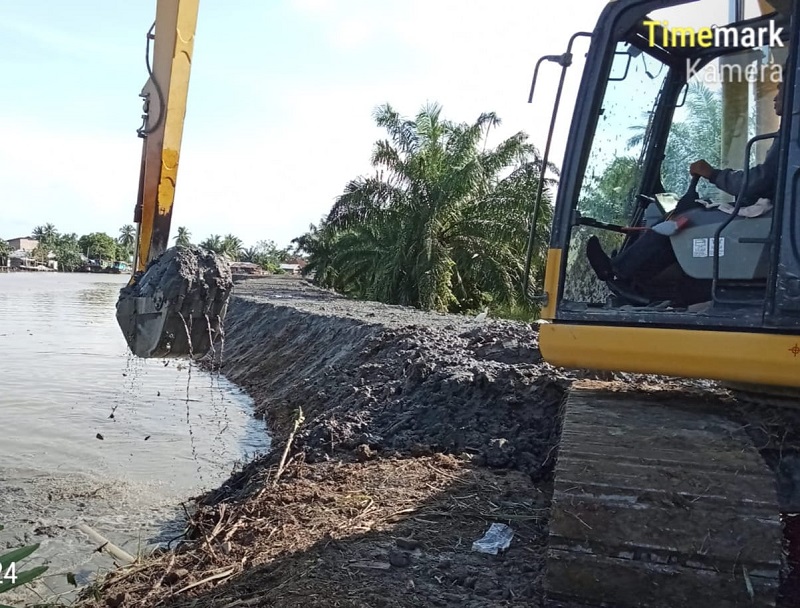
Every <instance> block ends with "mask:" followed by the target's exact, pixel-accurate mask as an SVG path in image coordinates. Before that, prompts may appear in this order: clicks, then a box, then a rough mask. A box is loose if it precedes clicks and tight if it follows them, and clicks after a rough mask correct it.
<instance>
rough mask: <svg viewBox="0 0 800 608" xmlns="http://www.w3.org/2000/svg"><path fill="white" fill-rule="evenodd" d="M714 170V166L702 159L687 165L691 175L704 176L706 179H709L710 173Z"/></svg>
mask: <svg viewBox="0 0 800 608" xmlns="http://www.w3.org/2000/svg"><path fill="white" fill-rule="evenodd" d="M713 171H714V167H712V166H711V165H709V164H708V163H707V162H706V161H704V160H697V161H695V162H693V163H692V164H691V165H689V173H691V174H692V175H699V176H700V177H705V178H706V179H711V174H712V173H713Z"/></svg>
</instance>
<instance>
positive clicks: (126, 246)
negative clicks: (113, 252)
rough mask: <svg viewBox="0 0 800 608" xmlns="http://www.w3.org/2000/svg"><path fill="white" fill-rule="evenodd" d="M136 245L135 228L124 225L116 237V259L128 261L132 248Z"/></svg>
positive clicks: (130, 225)
mask: <svg viewBox="0 0 800 608" xmlns="http://www.w3.org/2000/svg"><path fill="white" fill-rule="evenodd" d="M135 243H136V227H135V226H134V225H133V224H125V225H124V226H122V228H120V229H119V236H118V237H117V256H116V257H117V259H118V260H125V261H126V262H127V261H128V260H130V258H131V256H132V255H133V247H134V244H135Z"/></svg>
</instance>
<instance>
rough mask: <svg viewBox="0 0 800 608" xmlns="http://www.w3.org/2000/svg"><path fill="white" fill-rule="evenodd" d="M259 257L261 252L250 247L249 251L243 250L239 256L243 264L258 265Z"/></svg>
mask: <svg viewBox="0 0 800 608" xmlns="http://www.w3.org/2000/svg"><path fill="white" fill-rule="evenodd" d="M258 257H259V251H258V248H257V247H248V248H247V249H242V251H241V253H240V254H239V259H240V260H241V261H242V262H252V263H257V260H258Z"/></svg>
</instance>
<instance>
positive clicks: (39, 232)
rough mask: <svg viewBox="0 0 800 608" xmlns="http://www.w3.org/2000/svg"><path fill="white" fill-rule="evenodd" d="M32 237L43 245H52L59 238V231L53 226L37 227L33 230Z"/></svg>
mask: <svg viewBox="0 0 800 608" xmlns="http://www.w3.org/2000/svg"><path fill="white" fill-rule="evenodd" d="M32 236H33V238H35V239H36V240H37V241H39V242H40V243H41V244H42V245H52V244H53V243H54V242H55V241H56V239H57V238H58V230H56V227H55V226H53V224H45V225H44V226H36V228H34V229H33V234H32Z"/></svg>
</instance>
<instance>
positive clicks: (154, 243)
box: [117, 0, 233, 358]
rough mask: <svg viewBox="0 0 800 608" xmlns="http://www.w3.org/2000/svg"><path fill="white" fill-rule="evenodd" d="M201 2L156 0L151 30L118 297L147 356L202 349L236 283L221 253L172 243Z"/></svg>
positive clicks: (134, 344) (196, 353) (128, 331)
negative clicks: (130, 252)
mask: <svg viewBox="0 0 800 608" xmlns="http://www.w3.org/2000/svg"><path fill="white" fill-rule="evenodd" d="M198 6H199V0H157V6H156V18H155V21H154V23H153V25H152V27H151V28H150V31H148V33H147V54H146V57H147V71H148V75H149V78H148V80H147V83H146V84H145V86H144V88H143V90H142V93H141V97H142V98H143V99H144V114H143V124H142V126H141V127H140V128H139V130H138V134H139V137H141V138H142V140H143V144H142V164H141V170H140V176H139V195H138V200H137V203H136V208H135V210H134V222H135V223H136V225H137V239H136V252H135V256H134V273H133V276H132V277H131V281H130V283H129V284H128V285H127V286H126V287H125V288H124V289H123V290H122V291H121V292H120V298H119V301H118V302H117V321H118V323H119V325H120V328H121V329H122V332H123V334H124V336H125V339H126V341H127V343H128V346H129V347H130V349H131V351H132V352H133V353H134V354H135V355H137V356H139V357H143V358H149V357H184V356H190V357H200V356H203V355H205V354H206V353H207V352H208V351H209V350H210V349H211V348H213V346H214V343H215V342H216V340H217V339H218V338H219V337H220V336H221V333H222V321H223V319H224V317H225V312H226V310H227V303H228V297H229V295H230V291H231V288H232V286H233V283H232V280H231V274H230V269H229V268H228V265H227V263H226V261H225V260H224V258H222V257H220V256H217V255H216V254H214V253H213V252H206V251H201V250H199V249H196V248H191V247H174V248H171V249H170V248H169V234H170V223H171V221H172V209H173V203H174V199H175V185H176V182H177V177H178V165H179V158H180V148H181V139H182V137H183V125H184V119H185V116H186V102H187V96H188V92H189V74H190V71H191V65H192V52H193V50H194V37H195V28H196V25H197V13H198ZM151 43H152V53H151Z"/></svg>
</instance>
